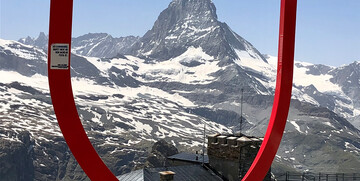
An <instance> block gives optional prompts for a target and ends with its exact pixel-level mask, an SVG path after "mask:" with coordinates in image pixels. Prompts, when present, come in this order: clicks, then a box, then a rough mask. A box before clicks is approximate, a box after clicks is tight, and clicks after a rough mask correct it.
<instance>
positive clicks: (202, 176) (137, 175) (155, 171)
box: [117, 165, 222, 181]
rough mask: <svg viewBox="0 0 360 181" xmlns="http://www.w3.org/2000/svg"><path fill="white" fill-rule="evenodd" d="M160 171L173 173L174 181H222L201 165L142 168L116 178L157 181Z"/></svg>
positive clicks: (132, 180)
mask: <svg viewBox="0 0 360 181" xmlns="http://www.w3.org/2000/svg"><path fill="white" fill-rule="evenodd" d="M162 171H173V172H175V175H174V181H184V180H186V181H222V179H221V178H220V177H218V176H217V175H216V174H215V173H213V172H212V171H211V170H207V169H205V168H204V167H202V166H201V165H185V166H176V167H167V168H165V167H160V168H144V169H141V170H136V171H133V172H130V173H127V174H124V175H120V176H118V177H117V178H118V179H119V180H121V181H159V180H160V173H159V172H162Z"/></svg>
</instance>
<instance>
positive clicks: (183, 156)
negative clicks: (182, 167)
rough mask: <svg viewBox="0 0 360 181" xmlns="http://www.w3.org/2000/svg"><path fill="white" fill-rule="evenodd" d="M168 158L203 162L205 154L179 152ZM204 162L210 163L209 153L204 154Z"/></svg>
mask: <svg viewBox="0 0 360 181" xmlns="http://www.w3.org/2000/svg"><path fill="white" fill-rule="evenodd" d="M196 156H198V159H196ZM168 159H170V160H181V161H187V162H194V163H202V161H203V156H202V155H201V154H193V153H184V152H182V153H179V154H176V155H172V156H169V157H168ZM204 163H209V157H208V155H204Z"/></svg>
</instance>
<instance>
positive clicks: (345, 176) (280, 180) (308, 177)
mask: <svg viewBox="0 0 360 181" xmlns="http://www.w3.org/2000/svg"><path fill="white" fill-rule="evenodd" d="M274 180H276V181H353V180H356V181H360V173H318V174H315V173H291V172H286V173H285V174H282V175H278V176H276V175H275V179H274Z"/></svg>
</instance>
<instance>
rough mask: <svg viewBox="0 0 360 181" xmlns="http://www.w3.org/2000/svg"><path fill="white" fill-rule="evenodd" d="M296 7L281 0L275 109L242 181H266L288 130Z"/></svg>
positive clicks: (287, 1)
mask: <svg viewBox="0 0 360 181" xmlns="http://www.w3.org/2000/svg"><path fill="white" fill-rule="evenodd" d="M296 6H297V0H281V10H280V31H279V49H278V67H277V77H276V88H275V97H274V103H273V108H272V111H271V116H270V122H269V125H268V128H267V130H266V134H265V137H264V141H263V143H262V144H261V147H260V150H259V152H258V154H257V155H256V158H255V160H254V162H253V163H252V165H251V167H250V169H249V171H248V172H247V173H246V175H245V176H244V178H243V179H242V180H243V181H258V180H263V179H264V177H265V175H266V173H267V172H268V170H269V169H270V167H271V163H272V161H273V160H274V157H275V155H276V152H277V150H278V148H279V145H280V141H281V138H282V135H283V132H284V129H285V125H286V120H287V116H288V112H289V107H290V99H291V89H292V80H293V67H294V49H295V27H296Z"/></svg>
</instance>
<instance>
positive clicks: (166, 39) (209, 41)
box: [127, 0, 266, 63]
mask: <svg viewBox="0 0 360 181" xmlns="http://www.w3.org/2000/svg"><path fill="white" fill-rule="evenodd" d="M190 47H194V48H201V49H202V50H204V52H205V53H206V54H208V55H210V56H212V57H213V58H214V60H220V61H222V62H225V63H226V62H231V60H235V59H240V57H239V56H238V54H237V53H236V51H237V50H240V51H252V52H253V53H252V54H257V55H258V56H256V57H259V58H260V59H262V60H263V61H266V60H265V58H263V57H262V55H261V54H260V53H259V52H258V51H257V50H256V49H255V48H254V47H253V46H252V45H251V44H250V43H249V42H247V41H246V40H245V39H243V38H242V37H241V36H239V35H237V34H236V33H235V32H234V31H232V30H231V29H230V27H229V26H228V25H227V24H226V23H222V22H220V21H218V17H217V14H216V7H215V5H214V3H213V2H212V1H211V0H173V1H172V2H171V3H170V4H169V6H168V8H166V9H165V10H164V11H162V12H161V13H160V15H159V17H158V19H157V20H156V21H155V23H154V26H153V27H152V29H151V30H149V31H148V32H147V33H146V34H145V35H144V36H143V37H142V38H141V39H140V40H139V41H138V42H137V43H135V44H134V46H132V47H131V48H130V50H129V52H127V53H129V54H131V55H134V56H138V57H143V58H148V59H157V60H168V59H171V58H175V57H178V56H180V55H181V54H182V53H184V52H186V51H187V50H188V49H189V48H190ZM229 60H230V61H229Z"/></svg>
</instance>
